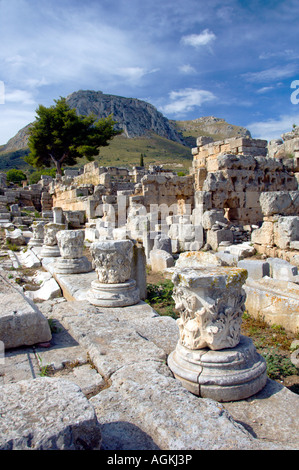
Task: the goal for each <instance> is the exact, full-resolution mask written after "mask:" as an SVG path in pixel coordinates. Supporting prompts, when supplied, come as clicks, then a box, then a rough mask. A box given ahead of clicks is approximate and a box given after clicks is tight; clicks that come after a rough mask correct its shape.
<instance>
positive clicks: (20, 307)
mask: <svg viewBox="0 0 299 470" xmlns="http://www.w3.org/2000/svg"><path fill="white" fill-rule="evenodd" d="M0 303H1V311H0V340H1V341H2V342H3V343H4V345H5V349H10V348H16V347H19V346H24V345H32V344H36V343H41V342H47V341H50V339H51V331H50V327H49V324H48V321H47V319H46V318H45V317H44V316H43V315H42V313H41V312H40V311H39V310H38V308H37V307H36V305H35V304H33V302H30V301H29V300H28V299H27V298H25V296H24V295H23V294H22V292H21V291H19V290H17V289H16V288H14V287H13V286H12V285H10V284H9V283H8V282H7V281H6V280H5V277H3V276H2V275H1V274H0Z"/></svg>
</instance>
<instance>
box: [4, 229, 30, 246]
mask: <svg viewBox="0 0 299 470" xmlns="http://www.w3.org/2000/svg"><path fill="white" fill-rule="evenodd" d="M5 238H6V241H7V242H9V243H11V244H14V245H18V246H23V245H26V240H25V237H24V235H23V233H22V230H20V229H18V228H17V229H15V230H13V231H10V230H5Z"/></svg>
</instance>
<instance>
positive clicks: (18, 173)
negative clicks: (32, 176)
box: [6, 168, 27, 184]
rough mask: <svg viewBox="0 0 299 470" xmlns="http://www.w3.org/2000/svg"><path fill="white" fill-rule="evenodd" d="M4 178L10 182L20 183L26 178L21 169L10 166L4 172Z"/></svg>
mask: <svg viewBox="0 0 299 470" xmlns="http://www.w3.org/2000/svg"><path fill="white" fill-rule="evenodd" d="M6 179H7V181H10V182H12V183H17V184H21V182H22V181H25V180H26V179H27V176H26V175H25V174H24V173H23V172H22V170H15V169H14V168H12V169H11V170H8V172H7V173H6Z"/></svg>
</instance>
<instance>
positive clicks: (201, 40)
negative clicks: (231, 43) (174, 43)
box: [181, 29, 216, 48]
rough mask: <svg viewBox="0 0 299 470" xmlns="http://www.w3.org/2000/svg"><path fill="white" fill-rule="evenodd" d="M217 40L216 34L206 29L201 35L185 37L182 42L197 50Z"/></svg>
mask: <svg viewBox="0 0 299 470" xmlns="http://www.w3.org/2000/svg"><path fill="white" fill-rule="evenodd" d="M215 39H216V36H215V34H214V33H213V32H212V31H210V30H209V29H205V30H204V31H202V33H200V34H189V35H188V36H183V37H182V39H181V42H182V44H185V45H186V46H193V47H196V48H197V47H201V46H207V45H208V44H210V43H211V42H212V41H214V40H215Z"/></svg>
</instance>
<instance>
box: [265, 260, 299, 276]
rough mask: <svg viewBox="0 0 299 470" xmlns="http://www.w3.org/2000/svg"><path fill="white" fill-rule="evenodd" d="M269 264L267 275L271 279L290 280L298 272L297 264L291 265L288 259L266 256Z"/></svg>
mask: <svg viewBox="0 0 299 470" xmlns="http://www.w3.org/2000/svg"><path fill="white" fill-rule="evenodd" d="M267 262H268V264H269V269H270V272H269V275H270V276H271V277H273V279H278V280H283V281H292V280H293V278H294V276H297V274H298V268H297V266H293V265H292V264H290V263H289V262H288V261H286V260H283V259H280V258H267Z"/></svg>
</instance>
